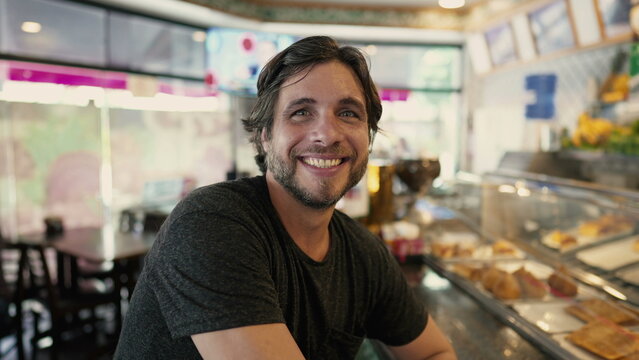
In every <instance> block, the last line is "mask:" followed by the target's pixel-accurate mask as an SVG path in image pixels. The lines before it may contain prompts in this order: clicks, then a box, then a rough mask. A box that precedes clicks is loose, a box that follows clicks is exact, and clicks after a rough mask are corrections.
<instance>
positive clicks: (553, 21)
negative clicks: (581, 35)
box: [528, 0, 575, 55]
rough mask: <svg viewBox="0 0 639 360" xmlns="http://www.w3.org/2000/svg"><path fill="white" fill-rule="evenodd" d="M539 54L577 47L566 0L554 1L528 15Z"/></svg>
mask: <svg viewBox="0 0 639 360" xmlns="http://www.w3.org/2000/svg"><path fill="white" fill-rule="evenodd" d="M528 19H529V21H530V27H531V30H532V34H533V37H534V39H535V46H536V47H537V53H538V54H540V55H545V54H549V53H552V52H555V51H558V50H564V49H569V48H572V47H574V46H575V38H574V35H573V31H572V25H571V21H570V13H569V12H568V7H567V5H566V2H565V1H564V0H557V1H553V2H551V3H549V4H547V5H544V6H542V7H540V8H538V9H536V10H533V11H532V12H530V13H529V14H528Z"/></svg>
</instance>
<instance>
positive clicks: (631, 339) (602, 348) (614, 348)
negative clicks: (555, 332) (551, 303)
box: [566, 320, 639, 360]
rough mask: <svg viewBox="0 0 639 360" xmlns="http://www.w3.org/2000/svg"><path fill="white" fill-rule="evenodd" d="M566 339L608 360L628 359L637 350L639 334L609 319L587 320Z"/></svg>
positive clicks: (638, 349) (638, 347) (638, 348)
mask: <svg viewBox="0 0 639 360" xmlns="http://www.w3.org/2000/svg"><path fill="white" fill-rule="evenodd" d="M566 339H567V340H569V341H571V342H572V343H574V344H575V345H577V346H580V347H582V348H584V349H586V350H588V351H590V352H592V353H594V354H597V355H599V356H601V357H603V358H604V359H609V360H621V359H624V360H629V359H631V358H633V357H634V356H635V355H636V353H637V352H638V351H639V334H637V333H634V332H631V331H628V330H626V329H624V328H623V327H621V326H619V325H616V324H613V323H611V322H609V321H600V320H597V321H592V322H589V323H588V324H586V325H584V326H583V327H581V328H580V329H579V330H576V331H573V332H572V333H570V334H568V335H567V336H566Z"/></svg>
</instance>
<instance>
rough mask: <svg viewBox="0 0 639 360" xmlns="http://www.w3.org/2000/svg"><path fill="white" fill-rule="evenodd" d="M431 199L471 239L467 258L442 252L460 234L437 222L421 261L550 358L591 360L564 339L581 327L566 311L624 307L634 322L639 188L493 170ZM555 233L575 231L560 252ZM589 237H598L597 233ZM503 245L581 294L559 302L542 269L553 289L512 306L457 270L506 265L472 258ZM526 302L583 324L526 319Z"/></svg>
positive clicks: (637, 315)
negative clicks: (557, 327)
mask: <svg viewBox="0 0 639 360" xmlns="http://www.w3.org/2000/svg"><path fill="white" fill-rule="evenodd" d="M432 194H433V195H431V196H429V197H427V198H425V199H423V201H425V202H429V203H431V204H433V206H440V207H444V208H447V209H450V210H451V211H453V212H454V213H455V219H456V220H457V221H459V222H461V223H463V224H464V225H465V226H466V227H467V231H468V232H471V233H473V234H475V235H476V236H475V238H476V244H474V245H472V246H474V247H472V249H473V251H474V252H471V253H470V254H471V255H468V254H469V253H468V252H466V253H464V252H463V251H462V252H460V253H459V254H453V255H451V253H450V252H440V251H439V250H438V247H439V246H440V245H437V246H434V244H437V243H438V242H442V241H444V240H442V239H443V238H448V240H446V241H450V238H451V237H453V236H451V234H453V235H454V234H455V232H457V231H459V230H458V229H456V230H450V229H447V228H446V226H445V225H442V224H440V223H439V222H438V220H437V219H435V220H434V221H433V222H432V223H430V224H427V225H425V228H424V234H425V235H424V236H425V241H426V244H427V246H426V248H427V250H426V252H427V254H426V255H424V262H425V263H426V264H427V265H428V266H429V267H431V268H432V269H434V270H435V271H436V272H438V273H439V274H440V275H441V276H443V277H446V278H448V279H449V280H450V281H451V282H452V283H453V284H455V285H456V286H457V287H459V288H460V289H462V290H463V291H465V292H466V293H468V294H469V295H470V296H471V297H472V298H473V299H475V300H476V301H477V302H478V303H479V304H481V305H482V306H483V307H484V308H486V309H487V310H488V311H490V312H491V313H492V314H493V315H495V316H496V317H497V318H499V319H500V320H501V321H502V322H504V323H505V324H507V325H509V326H510V327H511V328H513V329H514V330H515V331H517V332H518V333H519V334H521V335H522V336H523V337H525V338H527V339H528V340H530V341H531V342H533V343H535V344H536V345H537V346H539V347H540V348H541V349H543V350H544V351H545V352H547V353H549V354H551V356H552V357H554V358H557V359H566V358H585V359H597V356H596V355H592V354H589V355H588V356H586V355H584V354H586V352H584V351H585V350H584V349H582V348H579V347H577V346H574V344H573V343H572V342H571V341H568V340H566V339H567V338H573V339H574V338H575V337H576V336H577V335H578V334H580V331H586V330H584V329H585V328H586V327H585V324H586V322H583V323H582V320H580V319H579V318H575V317H573V315H571V313H570V312H569V311H568V310H567V309H568V308H574V307H579V308H581V307H582V306H584V307H585V306H586V305H585V304H587V303H588V302H589V301H592V302H594V301H601V302H604V303H605V304H610V305H611V306H613V307H615V308H622V310H623V311H630V313H631V314H632V319H631V320H633V321H634V320H637V321H636V322H635V323H636V324H639V235H637V230H638V228H637V227H638V225H639V192H635V191H630V190H626V189H621V188H611V187H606V186H602V185H596V184H591V183H585V182H580V181H574V180H568V179H560V178H553V177H549V176H544V175H538V174H529V173H518V172H513V171H509V172H499V173H497V172H496V173H489V174H486V175H484V176H482V177H481V179H480V181H475V182H473V181H459V180H458V181H453V182H451V183H449V184H447V191H439V192H437V191H436V192H433V193H432ZM602 219H604V220H602ZM606 219H607V220H606ZM447 221H448V222H449V221H450V220H447ZM606 221H609V222H610V224H608V223H606ZM601 224H604V225H601ZM593 229H594V230H593ZM559 230H560V231H563V232H566V233H569V234H572V235H571V236H573V237H574V238H575V239H574V242H573V241H572V240H571V242H566V243H565V244H568V245H565V248H562V247H560V246H559V245H557V246H555V245H554V243H550V242H549V240H548V239H549V237H548V236H550V235H551V234H552V232H553V231H559ZM588 231H601V232H600V233H597V235H596V236H594V235H592V234H590V233H588ZM586 235H589V236H590V235H592V236H591V237H587V236H586ZM460 238H461V237H460ZM466 238H467V237H466ZM504 240H505V241H507V242H508V243H509V244H511V245H512V246H514V247H515V248H517V249H518V251H521V252H522V253H523V255H522V256H521V257H518V258H517V261H520V262H521V263H522V264H528V263H531V264H532V265H535V264H539V265H540V266H543V267H544V268H546V269H550V270H547V271H551V272H552V271H554V272H553V275H554V274H564V273H565V274H566V275H567V276H569V277H570V279H571V281H574V282H575V284H577V285H576V289H577V290H578V291H577V294H576V295H573V296H559V295H558V294H557V293H556V289H554V288H553V287H549V286H548V284H549V283H550V281H549V280H548V272H546V273H545V274H541V275H538V277H539V279H542V280H543V281H542V283H543V284H544V285H543V286H544V287H545V288H546V289H548V290H549V292H548V293H547V295H545V297H543V298H539V299H537V298H535V299H533V298H526V297H524V295H521V297H519V295H517V296H518V297H516V298H514V300H504V298H503V297H500V296H497V294H496V293H494V292H493V290H491V289H488V288H487V287H486V286H487V285H486V283H483V281H482V280H478V278H476V277H475V278H474V279H473V277H474V275H470V274H471V273H463V272H460V271H459V270H458V269H459V268H460V267H459V264H462V266H463V267H461V268H463V269H466V270H464V271H468V269H470V268H473V269H479V271H483V275H482V276H486V269H489V268H491V267H499V266H502V265H505V264H506V263H505V262H504V261H505V260H507V259H502V258H500V257H499V256H495V254H494V253H493V257H490V256H489V257H486V256H485V255H482V256H481V257H480V256H478V255H477V254H478V249H481V248H485V247H486V246H493V251H495V244H496V243H497V242H500V241H504ZM635 243H636V244H637V245H636V246H635ZM449 244H450V242H449ZM455 246H457V245H455ZM570 246H572V247H570ZM459 247H460V248H462V247H463V246H462V245H459ZM527 266H529V265H526V267H527ZM511 268H512V267H511ZM560 268H562V269H563V270H561V271H563V272H561V271H560V270H559V269H560ZM502 270H503V268H502ZM506 272H508V271H506ZM460 274H463V276H462V275H460ZM511 274H514V272H511ZM479 279H481V278H479ZM520 285H521V283H520ZM522 294H523V291H522ZM548 294H552V296H551V295H548ZM522 304H524V305H526V304H535V305H536V306H537V308H541V309H546V308H547V309H549V310H547V311H548V312H547V315H548V316H550V318H549V319H551V320H552V319H553V318H555V319H556V318H558V317H559V318H561V317H565V318H566V319H567V320H571V321H572V322H573V323H576V324H577V325H579V326H577V327H578V328H577V327H574V328H570V329H567V328H566V329H563V330H561V331H559V332H551V331H550V330H548V324H547V323H545V322H544V321H545V320H543V319H542V320H539V319H532V318H531V312H530V311H529V312H527V313H524V312H523V310H522V309H527V308H528V307H527V305H526V306H523V305H522ZM532 308H533V309H535V307H532ZM532 313H533V314H534V311H533V312H532ZM544 314H546V313H544ZM546 320H547V319H546ZM582 325H583V327H581V326H582ZM625 325H627V324H625ZM625 329H630V330H636V328H628V327H625ZM624 331H625V330H624ZM602 358H603V357H602Z"/></svg>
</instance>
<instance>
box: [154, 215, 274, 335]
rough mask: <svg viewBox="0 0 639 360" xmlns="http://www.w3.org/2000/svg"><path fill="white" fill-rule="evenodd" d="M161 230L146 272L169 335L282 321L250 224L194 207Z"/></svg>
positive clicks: (265, 255) (266, 264)
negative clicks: (190, 211) (158, 243)
mask: <svg viewBox="0 0 639 360" xmlns="http://www.w3.org/2000/svg"><path fill="white" fill-rule="evenodd" d="M164 231H166V234H165V238H164V242H163V244H162V246H161V247H160V248H159V253H158V254H157V255H158V256H157V257H156V259H155V260H156V261H154V262H153V263H152V264H149V265H150V266H153V268H152V269H151V271H150V272H149V273H150V276H151V277H152V280H153V282H152V284H153V285H152V286H153V291H154V293H155V296H156V297H157V300H158V302H159V304H160V310H161V312H162V315H163V316H164V318H165V319H166V322H167V326H168V328H169V330H170V332H171V335H172V336H173V338H179V337H182V336H190V335H193V334H198V333H203V332H209V331H216V330H224V329H229V328H235V327H240V326H248V325H258V324H268V323H281V322H284V317H283V315H282V312H281V310H280V307H279V304H278V297H277V293H276V291H275V286H274V283H273V280H272V278H271V276H270V271H269V261H268V256H269V255H268V251H267V250H265V247H264V246H261V242H262V241H265V239H262V238H260V237H259V236H258V234H257V233H256V229H255V227H254V226H253V227H251V226H250V225H249V224H247V223H243V222H240V221H238V220H237V219H233V218H230V217H227V216H224V215H219V214H211V213H207V212H204V211H198V212H192V213H188V214H185V215H183V216H181V217H179V218H177V219H175V220H173V221H171V222H170V223H169V224H168V227H167V228H166V229H164Z"/></svg>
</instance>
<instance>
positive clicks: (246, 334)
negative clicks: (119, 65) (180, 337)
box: [191, 323, 304, 360]
mask: <svg viewBox="0 0 639 360" xmlns="http://www.w3.org/2000/svg"><path fill="white" fill-rule="evenodd" d="M191 338H192V339H193V342H194V343H195V346H196V347H197V350H198V351H199V352H200V355H202V358H203V359H204V360H209V359H221V360H224V359H245V360H253V359H255V360H257V359H260V360H271V359H274V360H275V359H277V360H279V359H290V360H303V359H304V355H302V352H301V351H300V349H299V347H298V346H297V344H296V343H295V340H294V339H293V336H292V335H291V333H290V331H289V330H288V328H287V327H286V325H285V324H282V323H277V324H265V325H252V326H244V327H239V328H233V329H228V330H220V331H212V332H207V333H202V334H196V335H193V336H191Z"/></svg>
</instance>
